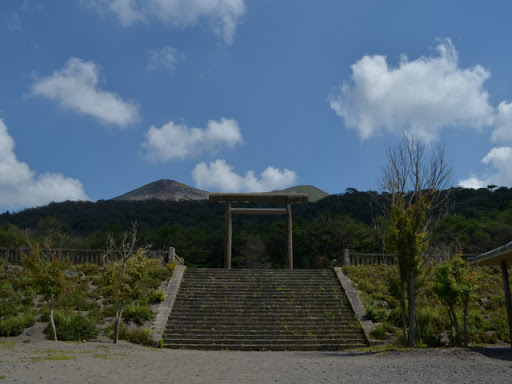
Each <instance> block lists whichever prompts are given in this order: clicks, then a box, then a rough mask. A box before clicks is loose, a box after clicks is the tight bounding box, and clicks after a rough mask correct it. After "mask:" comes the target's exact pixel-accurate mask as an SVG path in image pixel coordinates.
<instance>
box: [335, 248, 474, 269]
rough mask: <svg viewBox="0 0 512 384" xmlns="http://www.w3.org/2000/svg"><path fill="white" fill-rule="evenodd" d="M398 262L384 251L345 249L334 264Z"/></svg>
mask: <svg viewBox="0 0 512 384" xmlns="http://www.w3.org/2000/svg"><path fill="white" fill-rule="evenodd" d="M473 256H477V254H464V255H463V256H462V257H463V258H464V259H468V258H470V257H473ZM396 263H397V257H396V256H395V255H388V254H384V253H356V252H350V251H349V250H348V249H345V252H344V254H343V257H341V259H339V260H335V262H334V263H333V264H334V266H343V265H367V264H386V265H393V264H396Z"/></svg>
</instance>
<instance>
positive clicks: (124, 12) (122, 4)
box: [106, 0, 145, 27]
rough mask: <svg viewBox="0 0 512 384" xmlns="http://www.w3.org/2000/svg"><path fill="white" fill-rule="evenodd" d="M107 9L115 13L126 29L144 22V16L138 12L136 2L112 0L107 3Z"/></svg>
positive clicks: (132, 0)
mask: <svg viewBox="0 0 512 384" xmlns="http://www.w3.org/2000/svg"><path fill="white" fill-rule="evenodd" d="M106 5H107V8H108V9H109V10H110V11H112V12H114V13H115V14H116V15H117V16H118V17H119V20H120V21H121V25H123V26H124V27H126V26H129V25H131V24H134V23H136V22H139V21H144V20H145V17H144V15H143V14H142V13H141V12H140V11H139V10H137V3H136V1H135V0H110V1H106Z"/></svg>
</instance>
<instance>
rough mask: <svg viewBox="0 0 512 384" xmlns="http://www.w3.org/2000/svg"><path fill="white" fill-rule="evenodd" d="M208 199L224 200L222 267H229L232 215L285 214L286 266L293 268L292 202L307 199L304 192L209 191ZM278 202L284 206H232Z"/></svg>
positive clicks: (305, 200)
mask: <svg viewBox="0 0 512 384" xmlns="http://www.w3.org/2000/svg"><path fill="white" fill-rule="evenodd" d="M210 201H224V202H226V237H225V249H224V268H227V269H231V254H232V227H233V226H232V219H231V217H232V215H241V214H243V215H286V232H287V240H288V244H287V250H286V268H287V269H293V227H292V206H291V204H292V203H299V202H301V203H305V202H307V201H308V195H307V194H306V193H210ZM235 201H236V202H274V203H275V202H278V203H284V204H286V208H233V207H232V205H233V202H235Z"/></svg>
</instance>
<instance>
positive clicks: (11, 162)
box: [0, 120, 88, 208]
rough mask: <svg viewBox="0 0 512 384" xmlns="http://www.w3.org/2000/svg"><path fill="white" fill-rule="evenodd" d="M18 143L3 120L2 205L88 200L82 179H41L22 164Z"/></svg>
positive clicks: (0, 134) (0, 148)
mask: <svg viewBox="0 0 512 384" xmlns="http://www.w3.org/2000/svg"><path fill="white" fill-rule="evenodd" d="M14 146H15V143H14V140H13V138H12V137H11V136H10V135H9V133H8V132H7V126H6V125H5V124H4V122H3V121H2V120H0V206H1V207H6V208H20V207H33V206H37V205H43V204H47V203H50V202H52V201H64V200H88V197H87V195H86V194H85V192H84V188H83V186H82V183H81V182H80V181H79V180H76V179H72V178H68V177H64V176H62V175H61V174H59V173H44V174H41V175H39V176H36V174H35V173H34V172H33V171H31V170H30V168H29V167H28V165H27V164H26V163H23V162H20V161H19V160H18V159H17V158H16V154H15V153H14Z"/></svg>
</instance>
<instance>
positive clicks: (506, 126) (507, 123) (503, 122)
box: [491, 101, 512, 143]
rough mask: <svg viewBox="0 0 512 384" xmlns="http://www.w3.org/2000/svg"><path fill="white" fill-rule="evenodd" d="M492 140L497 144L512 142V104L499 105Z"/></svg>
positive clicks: (504, 102)
mask: <svg viewBox="0 0 512 384" xmlns="http://www.w3.org/2000/svg"><path fill="white" fill-rule="evenodd" d="M491 139H492V141H493V142H495V143H496V142H500V141H502V142H503V141H505V142H508V143H510V142H512V103H507V102H506V101H502V102H501V103H500V104H499V105H498V110H497V112H496V119H495V120H494V131H493V132H492V136H491Z"/></svg>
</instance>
